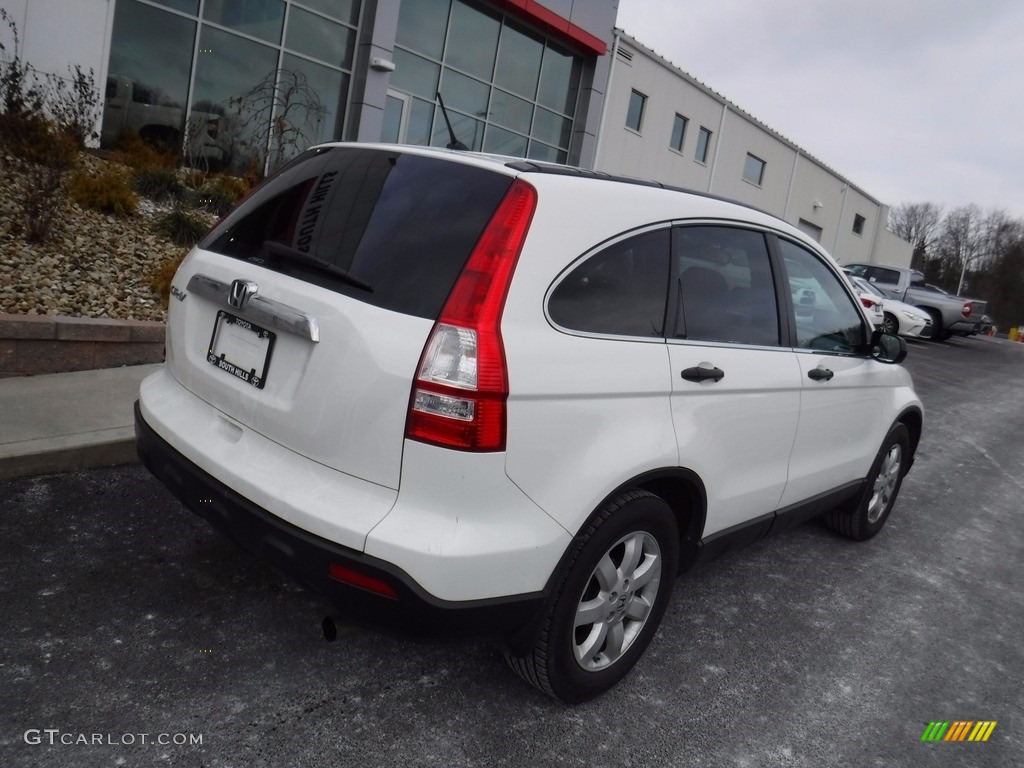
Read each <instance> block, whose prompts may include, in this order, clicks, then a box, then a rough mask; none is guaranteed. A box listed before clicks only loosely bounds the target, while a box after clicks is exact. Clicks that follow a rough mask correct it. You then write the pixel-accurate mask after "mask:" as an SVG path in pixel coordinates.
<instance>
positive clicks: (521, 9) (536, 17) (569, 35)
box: [497, 0, 608, 56]
mask: <svg viewBox="0 0 1024 768" xmlns="http://www.w3.org/2000/svg"><path fill="white" fill-rule="evenodd" d="M497 4H498V5H500V6H504V8H505V9H506V10H507V11H510V12H512V13H515V14H516V15H517V16H519V17H520V18H524V19H526V20H528V21H531V22H533V23H534V24H536V25H537V26H539V27H540V28H541V29H542V30H544V31H545V32H547V33H549V34H551V35H552V36H554V37H558V38H561V39H562V40H564V41H565V42H568V43H569V44H571V45H573V46H574V47H576V48H582V49H583V50H584V51H586V52H587V53H591V54H594V55H595V56H604V55H605V54H606V53H607V52H608V44H607V43H605V41H604V40H602V39H601V38H599V37H595V36H594V35H592V34H590V33H589V32H587V31H586V30H585V29H583V28H581V27H577V26H576V25H575V24H573V23H572V22H571V21H569V20H568V19H566V18H563V17H561V16H559V15H558V14H557V13H555V12H554V11H552V10H551V9H549V8H545V7H544V6H543V5H541V4H540V3H538V2H536V1H535V0H498V3H497Z"/></svg>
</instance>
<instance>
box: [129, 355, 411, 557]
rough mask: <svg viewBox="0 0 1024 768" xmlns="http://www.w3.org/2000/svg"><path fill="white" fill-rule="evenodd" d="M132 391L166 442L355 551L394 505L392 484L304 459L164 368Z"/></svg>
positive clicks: (258, 500) (285, 516) (272, 508)
mask: <svg viewBox="0 0 1024 768" xmlns="http://www.w3.org/2000/svg"><path fill="white" fill-rule="evenodd" d="M243 386H248V385H243ZM139 394H140V398H139V405H140V408H141V409H142V415H143V417H144V418H145V419H146V421H147V423H148V424H149V425H150V426H151V427H152V428H153V429H154V430H156V432H157V433H158V434H159V435H160V436H161V437H162V438H163V439H164V440H166V441H167V442H168V443H169V444H170V445H171V446H172V447H173V448H175V449H176V450H177V451H178V452H180V453H181V454H182V455H184V456H185V457H187V458H188V459H189V460H191V461H192V462H193V463H194V464H195V465H196V466H198V467H199V468H200V469H202V470H203V471H205V472H207V473H209V474H211V475H214V476H215V477H217V478H218V479H219V480H220V481H221V482H223V483H225V484H226V485H228V486H229V487H230V488H232V489H233V490H234V491H236V492H237V493H239V494H241V495H242V496H244V497H245V498H247V499H249V500H250V501H252V502H254V503H255V504H258V505H259V506H261V507H263V508H264V509H266V510H268V511H269V512H271V513H272V514H274V515H276V516H277V517H280V518H281V519H282V520H286V521H287V522H289V523H292V524H294V525H296V526H298V527H299V528H302V529H304V530H307V531H309V532H310V533H314V534H316V535H317V536H322V537H323V538H325V539H328V540H330V541H335V542H337V543H339V544H342V545H343V546H346V547H351V548H352V549H355V550H357V551H358V550H362V548H363V545H364V543H365V541H366V535H367V534H368V533H369V532H370V530H371V529H372V528H373V526H375V525H376V524H377V523H378V522H380V521H381V520H382V519H383V518H384V517H385V515H387V513H388V512H389V511H390V510H391V508H392V506H394V503H395V499H396V498H397V496H398V494H397V492H396V491H394V490H393V489H390V488H385V487H384V486H382V485H378V484H376V483H370V482H367V481H365V480H360V479H358V478H355V477H352V476H351V475H347V474H345V473H343V472H338V471H336V470H333V469H330V468H329V467H326V466H324V465H323V464H319V463H317V462H315V461H310V460H309V459H308V458H306V457H305V456H302V455H300V454H298V453H296V452H294V451H292V450H289V449H288V448H285V447H283V446H281V445H280V444H278V443H276V442H274V441H272V440H269V439H267V438H266V437H263V436H262V435H260V434H259V433H257V432H255V431H254V430H252V429H250V428H248V427H246V426H244V425H242V424H240V423H238V422H236V421H235V420H233V419H230V418H228V417H226V416H225V415H224V414H222V413H220V412H219V411H217V410H216V409H215V408H213V407H212V406H211V405H209V404H208V403H206V402H204V401H203V400H201V399H199V398H198V397H196V396H195V395H194V394H193V393H191V392H189V391H188V390H186V389H185V388H184V387H183V386H182V385H181V384H179V383H178V382H177V381H176V380H175V379H174V378H173V377H172V376H171V372H170V369H169V368H168V367H167V366H165V367H164V368H162V369H161V370H159V371H157V372H156V373H154V374H152V375H150V376H148V377H147V378H146V379H145V380H143V382H142V385H141V387H140V391H139Z"/></svg>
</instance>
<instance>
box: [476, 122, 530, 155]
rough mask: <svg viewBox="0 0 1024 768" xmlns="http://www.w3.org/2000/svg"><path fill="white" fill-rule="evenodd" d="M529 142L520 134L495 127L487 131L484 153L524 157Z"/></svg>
mask: <svg viewBox="0 0 1024 768" xmlns="http://www.w3.org/2000/svg"><path fill="white" fill-rule="evenodd" d="M528 143H529V140H528V139H527V138H526V137H525V136H520V135H519V134H518V133H512V132H511V131H505V130H502V129H501V128H495V127H494V126H493V125H492V126H490V127H489V128H488V129H487V138H486V139H485V140H484V152H494V153H495V154H498V155H511V156H512V157H524V156H525V155H526V146H527V144H528Z"/></svg>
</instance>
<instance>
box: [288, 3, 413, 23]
mask: <svg viewBox="0 0 1024 768" xmlns="http://www.w3.org/2000/svg"><path fill="white" fill-rule="evenodd" d="M300 2H301V3H302V4H303V5H304V6H306V7H307V8H311V9H312V10H314V11H319V12H320V13H322V14H324V15H325V16H331V17H332V18H335V19H337V20H338V21H343V22H345V23H346V24H351V25H352V26H355V25H356V24H358V23H359V2H358V0H300ZM431 4H432V5H433V3H431ZM402 5H405V3H403V4H402ZM292 10H293V11H294V10H295V5H294V4H293V5H292Z"/></svg>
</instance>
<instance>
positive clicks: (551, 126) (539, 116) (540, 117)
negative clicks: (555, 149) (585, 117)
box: [533, 108, 572, 147]
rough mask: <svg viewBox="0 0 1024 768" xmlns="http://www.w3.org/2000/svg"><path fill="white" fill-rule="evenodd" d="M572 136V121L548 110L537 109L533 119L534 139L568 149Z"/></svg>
mask: <svg viewBox="0 0 1024 768" xmlns="http://www.w3.org/2000/svg"><path fill="white" fill-rule="evenodd" d="M571 134H572V120H569V119H568V118H565V117H562V116H561V115H556V114H555V113H554V112H548V111H547V110H546V109H540V108H538V109H537V113H536V114H535V115H534V117H533V137H534V138H536V139H540V140H541V141H544V142H547V143H548V144H555V145H557V146H559V147H568V146H569V138H570V136H571Z"/></svg>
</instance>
